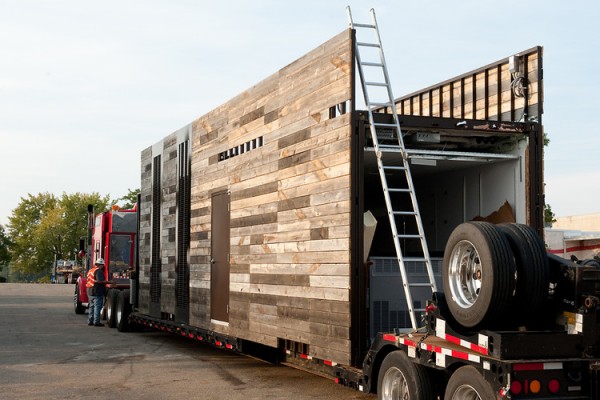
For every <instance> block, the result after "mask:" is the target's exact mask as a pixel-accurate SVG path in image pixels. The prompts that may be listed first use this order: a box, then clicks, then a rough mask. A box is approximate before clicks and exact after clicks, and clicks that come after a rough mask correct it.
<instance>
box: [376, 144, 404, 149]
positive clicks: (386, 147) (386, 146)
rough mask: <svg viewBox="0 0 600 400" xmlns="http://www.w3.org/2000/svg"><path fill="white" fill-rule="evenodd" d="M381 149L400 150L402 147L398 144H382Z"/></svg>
mask: <svg viewBox="0 0 600 400" xmlns="http://www.w3.org/2000/svg"><path fill="white" fill-rule="evenodd" d="M379 147H380V148H384V149H399V148H400V146H398V145H397V144H380V145H379Z"/></svg>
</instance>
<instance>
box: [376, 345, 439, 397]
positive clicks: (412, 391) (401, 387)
mask: <svg viewBox="0 0 600 400" xmlns="http://www.w3.org/2000/svg"><path fill="white" fill-rule="evenodd" d="M377 398H378V399H379V400H396V399H405V400H430V399H433V398H434V397H433V385H432V383H431V382H430V379H429V375H428V374H427V370H426V369H425V368H424V367H423V366H421V365H419V364H415V363H413V362H412V361H410V359H409V358H408V356H407V355H406V354H404V352H402V351H393V352H391V353H390V354H388V355H387V356H386V357H385V359H384V360H383V363H382V364H381V369H380V370H379V376H378V377H377Z"/></svg>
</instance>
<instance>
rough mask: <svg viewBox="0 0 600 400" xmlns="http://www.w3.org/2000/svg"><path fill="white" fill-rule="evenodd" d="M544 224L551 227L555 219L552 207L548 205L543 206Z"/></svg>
mask: <svg viewBox="0 0 600 400" xmlns="http://www.w3.org/2000/svg"><path fill="white" fill-rule="evenodd" d="M544 222H545V223H546V224H547V225H549V226H552V223H554V222H556V218H555V215H554V213H553V212H552V207H551V206H550V204H545V205H544Z"/></svg>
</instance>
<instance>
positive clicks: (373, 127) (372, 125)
mask: <svg viewBox="0 0 600 400" xmlns="http://www.w3.org/2000/svg"><path fill="white" fill-rule="evenodd" d="M346 11H347V14H348V20H349V22H350V27H351V29H355V28H367V29H373V30H374V32H375V38H376V43H365V42H358V41H355V57H356V62H357V66H358V72H359V75H360V80H361V85H362V90H363V95H364V98H365V103H366V106H367V113H368V119H369V129H370V133H371V138H372V140H373V147H374V150H375V154H376V159H377V170H378V172H379V176H380V179H381V184H382V188H383V194H384V200H385V204H386V209H387V211H388V218H389V221H390V228H391V230H392V236H393V239H394V240H393V241H394V247H395V250H396V256H397V260H398V266H399V269H400V274H401V277H402V284H403V289H404V293H405V296H406V302H407V307H408V311H409V316H410V320H411V324H412V327H413V329H417V328H418V326H417V321H416V316H415V313H416V312H417V311H422V309H415V308H414V304H413V300H412V293H411V290H410V288H411V287H427V286H429V287H431V290H432V292H435V291H437V287H436V283H435V277H434V275H433V267H432V264H431V258H430V255H429V250H428V248H427V242H426V239H425V231H424V228H423V222H422V219H421V214H420V211H419V208H418V204H417V199H416V194H415V190H414V183H413V180H412V175H411V173H410V169H409V164H408V156H407V154H406V149H405V146H404V140H403V137H402V131H401V128H400V121H399V118H398V113H397V110H396V104H395V101H394V96H393V93H392V88H391V84H390V79H389V73H388V70H387V64H386V60H385V56H384V53H383V46H382V42H381V36H380V34H379V27H378V24H377V18H376V16H375V10H374V9H371V10H370V12H371V20H372V24H357V23H354V21H353V18H352V13H351V10H350V6H347V7H346ZM360 47H373V48H377V49H378V54H379V59H380V62H379V63H377V62H371V61H369V62H363V61H362V59H361V55H360ZM363 66H371V67H380V68H381V69H382V71H383V77H384V82H382V83H379V82H373V81H366V80H365V75H364V72H363ZM369 86H376V87H385V88H386V92H387V96H388V101H389V102H388V103H379V102H376V103H374V102H371V99H370V96H369V90H368V87H369ZM380 106H386V107H390V108H391V110H392V115H393V124H381V123H376V122H375V119H374V116H373V111H374V110H375V109H376V108H378V107H380ZM378 126H385V127H388V128H392V129H394V130H395V132H396V136H397V139H398V145H397V146H392V147H394V148H398V150H399V152H400V153H401V156H402V163H403V165H402V166H400V167H398V166H393V167H386V166H385V165H384V164H383V153H382V152H381V150H380V144H379V139H378V135H377V127H378ZM384 147H386V148H387V147H390V146H389V145H385V146H384ZM386 169H387V170H390V169H396V170H403V171H404V176H405V178H406V183H407V186H408V188H407V189H404V188H403V189H390V188H389V187H388V183H387V177H386V175H385V170H386ZM390 192H403V193H408V194H409V195H410V199H411V200H410V201H411V205H412V207H413V208H412V210H402V211H394V207H393V203H392V199H391V196H390ZM397 215H405V216H406V215H412V216H414V217H415V221H416V225H417V231H418V234H416V235H408V234H399V233H398V227H397V223H396V216H397ZM400 238H404V239H407V238H408V239H419V240H420V245H421V250H422V253H423V257H422V261H421V259H419V261H418V262H424V264H425V269H426V271H427V275H428V277H429V283H425V284H410V283H409V281H408V275H407V273H406V265H405V263H404V261H405V257H404V256H403V254H402V247H401V245H400ZM407 260H410V261H416V260H417V258H414V257H413V258H412V259H411V258H410V257H408V258H407Z"/></svg>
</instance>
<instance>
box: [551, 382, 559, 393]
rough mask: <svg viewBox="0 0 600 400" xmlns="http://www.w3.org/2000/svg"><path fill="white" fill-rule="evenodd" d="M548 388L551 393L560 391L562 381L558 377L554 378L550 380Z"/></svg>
mask: <svg viewBox="0 0 600 400" xmlns="http://www.w3.org/2000/svg"><path fill="white" fill-rule="evenodd" d="M548 390H549V391H550V393H558V391H559V390H560V382H559V381H558V379H552V380H551V381H550V382H548Z"/></svg>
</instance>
